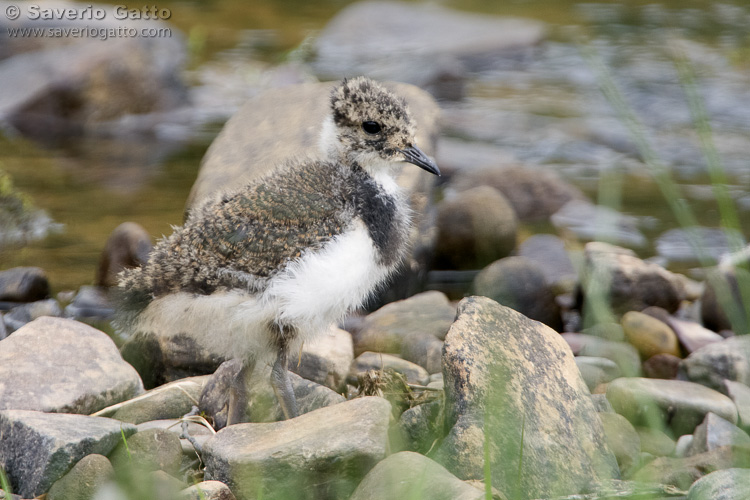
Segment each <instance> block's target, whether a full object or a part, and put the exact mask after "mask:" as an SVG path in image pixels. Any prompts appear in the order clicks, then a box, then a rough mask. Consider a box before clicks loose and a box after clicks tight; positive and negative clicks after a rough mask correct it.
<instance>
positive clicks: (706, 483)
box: [687, 468, 750, 500]
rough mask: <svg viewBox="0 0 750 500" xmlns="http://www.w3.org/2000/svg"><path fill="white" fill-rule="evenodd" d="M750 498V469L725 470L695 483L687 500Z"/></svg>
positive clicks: (736, 499) (735, 499)
mask: <svg viewBox="0 0 750 500" xmlns="http://www.w3.org/2000/svg"><path fill="white" fill-rule="evenodd" d="M746 498H750V469H739V468H736V469H724V470H717V471H715V472H712V473H711V474H707V475H705V476H703V477H702V478H700V479H699V480H697V481H696V482H694V483H693V485H692V486H690V490H688V496H687V500H744V499H746Z"/></svg>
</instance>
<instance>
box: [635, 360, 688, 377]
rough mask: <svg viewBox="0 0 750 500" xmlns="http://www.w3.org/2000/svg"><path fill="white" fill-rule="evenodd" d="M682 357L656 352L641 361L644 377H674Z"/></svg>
mask: <svg viewBox="0 0 750 500" xmlns="http://www.w3.org/2000/svg"><path fill="white" fill-rule="evenodd" d="M681 362H682V359H680V358H678V357H677V356H674V355H672V354H656V355H655V356H651V357H650V358H648V359H647V360H646V361H644V362H643V375H644V376H645V377H646V378H663V379H669V380H671V379H675V378H677V375H678V373H679V370H680V363H681Z"/></svg>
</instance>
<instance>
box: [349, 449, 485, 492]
mask: <svg viewBox="0 0 750 500" xmlns="http://www.w3.org/2000/svg"><path fill="white" fill-rule="evenodd" d="M384 498H394V499H395V498H429V499H430V500H480V499H482V498H485V497H484V492H483V491H482V490H479V489H477V488H475V487H474V486H471V485H469V484H467V483H466V482H464V481H461V480H460V479H459V478H457V477H456V476H454V475H453V474H451V473H450V472H449V471H448V470H447V469H446V468H445V467H443V466H442V465H440V464H438V463H437V462H435V461H433V460H431V459H429V458H427V457H425V456H424V455H420V454H418V453H413V452H410V451H402V452H399V453H394V454H393V455H391V456H389V457H388V458H386V459H385V460H382V461H381V462H379V463H378V464H377V465H376V466H375V467H373V469H372V470H371V471H370V472H369V473H368V474H367V476H365V478H364V479H363V480H362V482H361V483H359V486H357V489H356V490H355V491H354V494H352V496H351V497H350V499H349V500H381V499H384Z"/></svg>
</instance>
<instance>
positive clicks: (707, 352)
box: [680, 335, 750, 391]
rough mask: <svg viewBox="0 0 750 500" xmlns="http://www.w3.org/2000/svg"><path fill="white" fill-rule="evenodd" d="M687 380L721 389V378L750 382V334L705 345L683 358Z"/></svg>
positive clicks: (682, 366) (722, 379) (722, 386)
mask: <svg viewBox="0 0 750 500" xmlns="http://www.w3.org/2000/svg"><path fill="white" fill-rule="evenodd" d="M680 369H681V370H682V371H683V372H684V373H685V375H686V377H687V379H688V380H690V381H692V382H697V383H699V384H702V385H705V386H707V387H711V388H713V389H716V390H717V391H723V390H725V389H724V381H725V380H732V381H735V382H741V383H743V384H745V385H750V336H748V335H742V336H737V337H731V338H728V339H725V340H722V341H721V342H714V343H711V344H708V345H706V346H704V347H702V348H700V349H698V350H697V351H695V352H693V353H692V354H691V355H690V356H688V357H687V358H685V359H684V360H682V363H681V364H680Z"/></svg>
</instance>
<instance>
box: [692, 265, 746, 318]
mask: <svg viewBox="0 0 750 500" xmlns="http://www.w3.org/2000/svg"><path fill="white" fill-rule="evenodd" d="M749 283H750V273H748V271H747V270H745V269H743V268H736V269H735V268H733V267H732V268H728V269H723V268H720V269H718V270H715V271H713V272H710V273H709V274H708V276H707V279H706V286H705V287H704V289H703V295H702V296H701V321H702V322H703V325H704V326H705V327H706V328H708V329H710V330H712V331H714V332H720V331H722V330H734V331H736V333H747V332H748V331H750V327H748V322H749V321H750V320H749V319H748V317H747V312H746V311H745V306H744V304H745V301H744V300H743V298H742V297H743V294H742V293H741V292H740V285H741V286H742V288H743V289H745V288H747V286H748V284H749Z"/></svg>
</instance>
